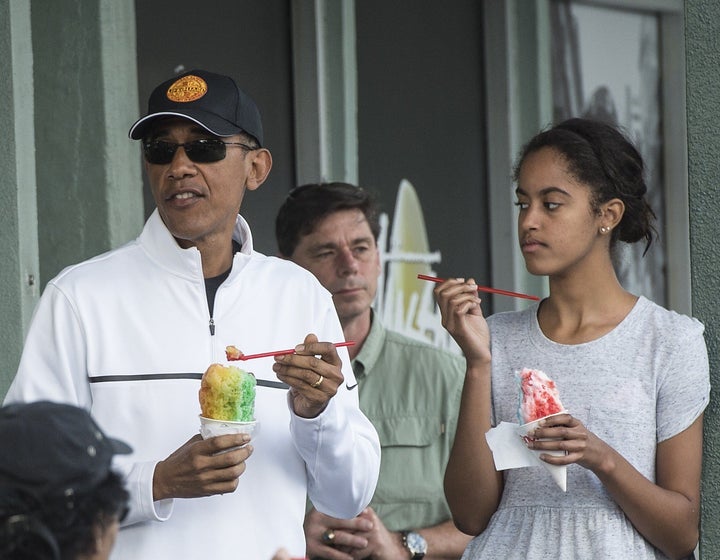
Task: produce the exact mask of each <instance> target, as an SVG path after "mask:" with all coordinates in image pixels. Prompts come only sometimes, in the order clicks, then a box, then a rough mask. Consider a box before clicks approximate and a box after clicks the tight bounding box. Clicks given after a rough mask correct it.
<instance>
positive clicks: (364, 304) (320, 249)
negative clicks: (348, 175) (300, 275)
mask: <svg viewBox="0 0 720 560" xmlns="http://www.w3.org/2000/svg"><path fill="white" fill-rule="evenodd" d="M290 258H291V259H292V261H293V262H295V263H297V264H299V265H300V266H302V267H303V268H306V269H308V270H309V271H310V272H312V273H313V274H314V275H315V276H316V277H317V279H318V280H319V281H320V283H321V284H322V285H323V286H324V287H325V288H326V289H327V290H328V291H329V292H330V293H331V294H332V296H333V301H334V303H335V309H336V310H337V314H338V317H339V318H340V322H341V324H345V323H347V322H348V321H350V320H352V319H353V318H355V317H358V316H360V315H362V314H363V313H368V312H369V310H370V306H371V305H372V302H373V300H374V299H375V293H376V292H377V283H378V277H379V276H380V254H379V252H378V249H377V244H376V243H375V238H374V237H373V234H372V231H370V226H369V224H368V222H367V220H366V219H365V215H364V214H363V213H362V212H361V211H360V210H357V209H353V210H340V211H338V212H335V213H333V214H330V215H329V216H327V217H325V218H324V219H322V220H321V221H320V222H318V224H317V226H316V227H315V230H314V231H313V232H312V233H309V234H308V235H306V236H304V237H302V238H301V239H300V242H299V243H298V245H297V247H296V248H295V251H294V252H293V254H292V255H291V256H290Z"/></svg>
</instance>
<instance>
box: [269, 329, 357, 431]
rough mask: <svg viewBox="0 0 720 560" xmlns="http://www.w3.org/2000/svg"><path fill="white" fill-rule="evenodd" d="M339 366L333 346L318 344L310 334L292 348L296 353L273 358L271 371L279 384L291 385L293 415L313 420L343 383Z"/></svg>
mask: <svg viewBox="0 0 720 560" xmlns="http://www.w3.org/2000/svg"><path fill="white" fill-rule="evenodd" d="M341 367H342V361H341V360H340V356H338V353H337V350H336V349H335V345H334V344H333V343H331V342H318V339H317V337H316V336H315V335H314V334H309V335H307V336H306V337H305V341H304V342H303V344H301V345H299V346H297V347H296V348H295V354H287V355H284V356H275V364H274V365H273V370H274V371H275V373H276V374H277V376H278V379H280V381H283V382H284V383H287V384H288V385H290V395H291V398H292V404H293V411H294V412H295V414H297V415H298V416H302V417H303V418H314V417H316V416H317V415H318V414H320V413H321V412H322V411H323V410H325V407H326V406H327V404H328V402H330V399H331V398H333V397H334V396H335V394H336V393H337V389H338V387H339V386H340V385H341V384H342V382H343V381H344V378H343V375H342V372H341Z"/></svg>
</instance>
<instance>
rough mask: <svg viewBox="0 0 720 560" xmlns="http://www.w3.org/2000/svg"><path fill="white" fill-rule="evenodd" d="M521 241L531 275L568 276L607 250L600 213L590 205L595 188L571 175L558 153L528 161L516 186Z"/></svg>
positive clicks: (546, 151)
mask: <svg viewBox="0 0 720 560" xmlns="http://www.w3.org/2000/svg"><path fill="white" fill-rule="evenodd" d="M516 194H517V206H518V208H519V211H520V212H519V215H518V237H519V241H520V249H521V250H522V254H523V257H524V258H525V266H526V267H527V270H528V272H530V273H531V274H536V275H547V276H565V275H567V274H569V273H571V272H572V271H573V270H577V269H578V268H579V267H580V266H581V265H582V264H583V263H586V262H588V257H589V256H590V255H594V254H599V252H600V251H605V252H607V251H608V246H607V244H606V243H601V242H600V240H601V236H600V234H599V230H600V226H601V225H602V224H601V214H600V213H598V212H595V211H594V210H593V208H592V206H591V200H592V198H591V195H592V191H591V190H590V188H589V187H588V186H587V185H585V184H582V183H579V182H577V180H576V179H575V178H574V177H573V176H572V175H570V174H569V173H568V169H567V165H566V162H565V159H564V157H563V156H562V155H561V154H560V153H559V152H557V151H556V150H555V149H553V148H548V147H545V148H541V149H540V150H538V151H536V152H533V153H531V154H529V155H528V156H526V158H525V160H524V162H523V163H522V166H521V168H520V173H519V175H518V182H517V189H516Z"/></svg>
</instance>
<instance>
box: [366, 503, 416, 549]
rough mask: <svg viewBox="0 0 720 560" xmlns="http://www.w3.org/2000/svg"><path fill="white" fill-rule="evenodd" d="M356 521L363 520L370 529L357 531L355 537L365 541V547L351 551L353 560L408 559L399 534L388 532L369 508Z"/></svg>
mask: <svg viewBox="0 0 720 560" xmlns="http://www.w3.org/2000/svg"><path fill="white" fill-rule="evenodd" d="M356 519H365V520H367V522H368V524H369V525H370V529H368V530H365V531H362V530H359V531H358V532H357V533H355V535H356V536H357V537H364V538H366V539H367V542H368V544H367V546H366V547H365V548H362V549H360V550H356V551H353V553H352V555H353V559H354V560H362V559H363V558H372V560H401V559H403V558H408V557H409V554H410V553H409V552H408V550H407V548H405V547H404V546H403V542H402V536H401V535H400V533H395V532H392V531H388V529H387V527H385V524H384V523H383V522H382V520H381V519H380V518H379V517H378V515H377V514H376V513H375V510H373V508H371V507H367V508H365V509H364V510H363V511H362V512H361V513H360V515H358V516H357V518H356Z"/></svg>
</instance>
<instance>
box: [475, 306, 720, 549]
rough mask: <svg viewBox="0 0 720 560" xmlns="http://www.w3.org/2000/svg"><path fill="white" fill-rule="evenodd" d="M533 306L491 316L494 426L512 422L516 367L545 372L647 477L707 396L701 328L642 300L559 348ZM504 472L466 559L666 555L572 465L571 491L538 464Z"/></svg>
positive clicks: (576, 412) (575, 410) (570, 405)
mask: <svg viewBox="0 0 720 560" xmlns="http://www.w3.org/2000/svg"><path fill="white" fill-rule="evenodd" d="M537 308H538V304H535V305H533V306H532V307H530V308H528V309H526V310H524V311H518V312H508V313H499V314H496V315H494V316H492V317H490V318H489V319H488V323H489V325H490V332H491V340H492V355H493V364H492V403H493V412H494V423H498V422H500V421H505V422H518V417H517V408H518V400H519V399H518V391H519V388H518V383H517V379H516V372H517V371H519V370H521V369H522V368H523V367H529V368H534V369H540V370H543V371H544V372H545V373H546V374H547V375H548V376H549V377H550V378H551V379H553V380H554V381H555V382H556V383H557V387H558V390H559V393H560V399H561V401H562V403H563V405H564V406H565V408H566V409H567V410H568V411H569V412H570V413H571V414H572V415H573V416H575V417H577V418H578V419H579V420H580V421H581V422H583V423H584V424H585V426H586V427H587V428H588V429H589V430H590V431H592V432H593V433H595V434H596V435H597V436H598V437H600V438H601V439H603V440H604V441H605V442H607V443H608V444H609V445H611V446H612V447H613V448H614V449H616V450H617V451H618V452H619V453H620V454H621V455H622V456H623V457H625V459H627V460H628V461H629V462H630V463H631V464H632V465H633V466H634V467H635V468H636V469H637V470H638V471H640V472H641V473H642V474H643V475H644V476H646V477H647V478H648V479H649V480H651V481H654V480H655V448H656V445H657V444H658V443H659V442H662V441H664V440H666V439H669V438H671V437H673V436H674V435H677V434H679V433H680V432H682V431H683V430H685V429H686V428H688V427H689V426H690V425H691V424H692V423H693V421H694V420H695V419H697V418H698V416H699V415H700V414H701V413H702V411H703V410H704V409H705V407H706V406H707V404H708V401H709V397H710V382H709V373H708V358H707V350H706V347H705V340H704V338H703V330H704V327H703V325H702V324H701V323H700V322H699V321H697V320H696V319H692V318H690V317H686V316H684V315H679V314H677V313H675V312H672V311H668V310H666V309H664V308H662V307H660V306H658V305H656V304H654V303H652V302H651V301H649V300H647V299H645V298H643V297H641V298H640V299H639V300H638V302H637V303H636V304H635V306H634V308H633V309H632V311H631V312H630V313H629V314H628V316H627V317H626V318H625V319H624V320H623V321H622V322H621V323H620V324H619V325H618V326H617V327H616V328H615V329H613V330H612V331H611V332H609V333H607V334H606V335H604V336H602V337H600V338H598V339H596V340H593V341H591V342H586V343H583V344H575V345H566V344H558V343H556V342H553V341H552V340H549V339H548V338H547V337H545V336H544V335H543V333H542V331H541V330H540V327H539V325H538V322H537ZM504 475H505V489H504V492H503V496H502V500H501V503H500V506H499V508H498V510H497V511H496V512H495V514H494V515H493V517H492V519H491V521H490V523H489V525H488V527H487V529H486V530H485V531H484V532H483V533H481V534H480V535H478V536H477V537H475V539H473V541H472V542H471V543H470V544H469V545H468V547H467V549H466V551H465V554H464V555H463V559H468V560H469V559H482V560H492V559H502V560H509V559H514V558H517V559H522V560H540V559H552V560H563V559H567V560H576V559H578V558H592V559H594V560H597V559H605V558H613V559H617V558H633V559H634V560H640V559H646V558H653V559H656V558H665V556H664V555H663V554H662V553H661V552H660V551H658V550H657V549H655V548H654V547H653V546H652V545H650V544H649V543H648V542H647V541H646V540H645V539H644V538H643V537H642V536H641V535H640V534H639V533H638V532H637V531H636V530H635V528H634V527H633V526H632V524H631V523H630V521H629V520H628V519H627V518H626V517H625V515H624V514H623V512H622V510H621V509H620V508H619V507H618V505H617V504H616V503H615V502H614V501H613V500H612V498H611V497H610V496H609V494H608V493H607V492H606V490H605V488H604V487H603V485H602V484H601V483H600V481H599V479H598V478H597V477H596V476H595V475H594V474H593V473H592V472H591V471H589V470H587V469H585V468H583V467H581V466H579V465H575V464H573V465H570V466H569V467H568V470H567V492H563V491H562V490H561V489H560V488H559V487H558V486H557V485H556V484H555V482H554V481H553V480H552V478H551V477H550V475H549V473H548V472H547V471H546V470H545V469H544V468H542V467H528V468H520V469H510V470H507V471H504Z"/></svg>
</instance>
